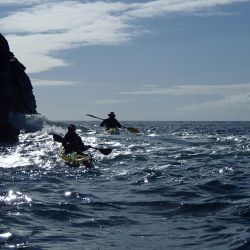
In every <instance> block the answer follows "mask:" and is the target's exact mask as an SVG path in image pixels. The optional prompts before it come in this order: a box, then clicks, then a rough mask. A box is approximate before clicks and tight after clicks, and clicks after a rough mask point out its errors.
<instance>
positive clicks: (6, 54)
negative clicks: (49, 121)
mask: <svg viewBox="0 0 250 250" xmlns="http://www.w3.org/2000/svg"><path fill="white" fill-rule="evenodd" d="M25 69H26V68H25V66H24V65H23V64H22V63H20V62H19V61H18V59H17V58H16V57H15V56H14V54H13V53H12V52H11V51H10V48H9V44H8V41H7V40H6V39H5V37H4V36H3V35H2V34H0V141H1V140H5V139H14V138H16V137H17V136H18V134H19V131H18V129H16V128H15V127H13V124H11V121H10V120H9V114H10V113H12V114H13V113H22V114H36V113H37V111H36V100H35V97H34V94H33V88H32V84H31V81H30V79H29V77H28V75H27V74H26V73H25ZM12 137H13V138H12Z"/></svg>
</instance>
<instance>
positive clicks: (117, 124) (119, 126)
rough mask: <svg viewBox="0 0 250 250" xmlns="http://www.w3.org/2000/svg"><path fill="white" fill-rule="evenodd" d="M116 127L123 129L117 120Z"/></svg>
mask: <svg viewBox="0 0 250 250" xmlns="http://www.w3.org/2000/svg"><path fill="white" fill-rule="evenodd" d="M116 126H117V127H118V128H121V127H122V125H121V124H120V122H118V121H117V120H116Z"/></svg>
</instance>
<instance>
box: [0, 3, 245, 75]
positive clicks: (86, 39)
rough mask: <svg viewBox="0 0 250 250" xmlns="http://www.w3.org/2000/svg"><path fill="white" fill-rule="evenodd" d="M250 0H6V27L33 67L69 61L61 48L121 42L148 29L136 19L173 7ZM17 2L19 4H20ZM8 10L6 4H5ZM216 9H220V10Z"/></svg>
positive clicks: (182, 9) (205, 7)
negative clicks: (7, 9)
mask: <svg viewBox="0 0 250 250" xmlns="http://www.w3.org/2000/svg"><path fill="white" fill-rule="evenodd" d="M246 1H249V0H209V1H208V0H156V1H152V0H151V1H147V2H142V3H140V2H131V3H125V2H122V1H120V2H112V1H92V2H87V1H86V2H82V1H77V0H75V1H63V0H60V1H59V0H57V1H56V0H54V1H51V0H50V1H46V0H44V1H40V0H30V1H28V0H23V1H15V0H8V1H7V0H3V1H0V7H1V6H3V7H5V6H6V5H11V6H13V8H14V7H15V10H14V12H6V13H4V12H3V11H2V18H1V19H0V26H1V32H3V33H4V34H6V37H7V39H8V40H9V43H10V47H11V50H12V51H13V52H14V53H15V54H16V56H17V57H18V58H19V59H20V60H21V61H22V62H23V63H24V64H25V65H26V66H27V70H28V71H29V72H30V73H35V72H41V71H46V70H50V69H53V68H54V67H61V66H66V65H68V62H67V61H65V60H64V59H62V58H59V57H58V54H59V52H60V51H63V50H68V49H71V48H76V47H80V46H86V45H119V44H123V43H126V42H128V41H130V40H131V39H133V38H134V37H135V36H136V35H138V34H140V33H142V32H144V30H143V29H142V28H140V29H138V27H136V26H135V25H134V21H135V20H137V19H138V18H149V17H155V16H160V15H165V14H169V13H185V14H188V13H190V14H194V13H196V12H200V11H203V12H206V11H207V12H208V11H210V12H211V11H212V10H213V8H214V7H217V6H222V5H227V4H233V3H238V2H246ZM16 4H18V7H19V9H18V10H17V7H16ZM3 10H4V9H3ZM215 13H216V11H215Z"/></svg>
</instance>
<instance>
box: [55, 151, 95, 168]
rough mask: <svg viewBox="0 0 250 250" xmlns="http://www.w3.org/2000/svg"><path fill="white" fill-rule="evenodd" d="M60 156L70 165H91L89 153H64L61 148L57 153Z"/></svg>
mask: <svg viewBox="0 0 250 250" xmlns="http://www.w3.org/2000/svg"><path fill="white" fill-rule="evenodd" d="M59 156H60V158H61V159H63V160H64V161H65V162H66V163H67V164H68V165H70V166H77V167H79V166H85V167H87V168H89V167H91V165H92V157H91V156H90V155H89V154H84V153H77V152H71V153H69V154H66V153H65V152H64V151H63V150H62V151H61V152H60V154H59Z"/></svg>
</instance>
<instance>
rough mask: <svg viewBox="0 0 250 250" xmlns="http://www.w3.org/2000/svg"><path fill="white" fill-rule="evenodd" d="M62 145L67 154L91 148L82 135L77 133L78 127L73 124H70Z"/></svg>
mask: <svg viewBox="0 0 250 250" xmlns="http://www.w3.org/2000/svg"><path fill="white" fill-rule="evenodd" d="M62 145H63V147H64V150H65V153H66V154H69V153H71V152H77V153H82V152H83V151H86V150H88V149H89V148H91V146H87V145H84V143H83V141H82V139H81V137H80V136H79V135H78V134H77V133H76V127H75V125H73V124H71V125H69V126H68V132H67V133H66V134H65V136H64V138H63V142H62Z"/></svg>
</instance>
